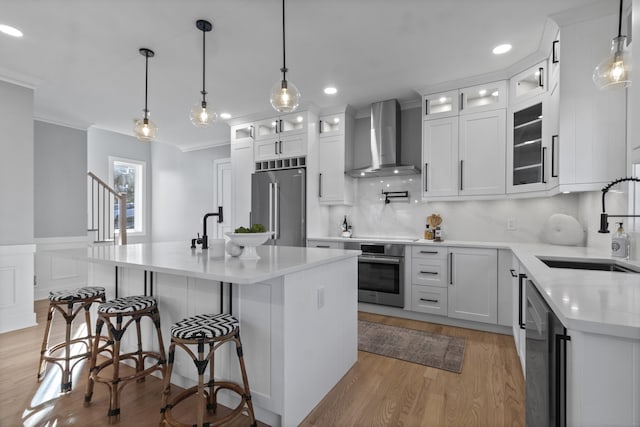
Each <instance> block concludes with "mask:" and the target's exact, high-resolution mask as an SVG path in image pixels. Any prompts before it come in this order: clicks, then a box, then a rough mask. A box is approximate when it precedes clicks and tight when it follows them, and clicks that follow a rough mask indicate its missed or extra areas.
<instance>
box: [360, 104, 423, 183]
mask: <svg viewBox="0 0 640 427" xmlns="http://www.w3.org/2000/svg"><path fill="white" fill-rule="evenodd" d="M369 143H370V149H369V150H368V154H369V156H368V158H367V159H366V163H367V164H368V166H366V167H364V168H360V169H352V170H349V171H347V175H349V176H352V177H354V178H367V177H380V176H402V175H415V174H419V173H420V170H419V169H417V168H416V167H415V166H413V165H401V164H400V105H399V104H398V100H396V99H390V100H387V101H381V102H376V103H374V104H371V140H370V141H369ZM359 163H360V162H359ZM360 164H362V163H360Z"/></svg>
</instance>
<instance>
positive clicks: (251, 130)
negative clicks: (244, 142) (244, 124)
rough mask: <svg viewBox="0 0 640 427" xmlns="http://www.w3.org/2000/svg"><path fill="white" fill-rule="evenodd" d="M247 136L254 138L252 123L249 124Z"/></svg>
mask: <svg viewBox="0 0 640 427" xmlns="http://www.w3.org/2000/svg"><path fill="white" fill-rule="evenodd" d="M249 138H251V139H253V138H255V137H254V136H253V125H252V126H249Z"/></svg>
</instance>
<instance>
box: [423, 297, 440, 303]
mask: <svg viewBox="0 0 640 427" xmlns="http://www.w3.org/2000/svg"><path fill="white" fill-rule="evenodd" d="M420 301H425V302H435V303H437V302H438V300H437V299H430V298H420Z"/></svg>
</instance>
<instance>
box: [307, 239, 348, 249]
mask: <svg viewBox="0 0 640 427" xmlns="http://www.w3.org/2000/svg"><path fill="white" fill-rule="evenodd" d="M307 247H308V248H324V249H344V243H343V242H329V241H326V240H307Z"/></svg>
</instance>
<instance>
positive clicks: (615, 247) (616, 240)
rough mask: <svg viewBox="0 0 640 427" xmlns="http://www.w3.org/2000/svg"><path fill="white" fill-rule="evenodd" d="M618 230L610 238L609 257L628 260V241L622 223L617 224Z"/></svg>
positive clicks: (627, 235)
mask: <svg viewBox="0 0 640 427" xmlns="http://www.w3.org/2000/svg"><path fill="white" fill-rule="evenodd" d="M618 224H619V227H618V230H617V231H616V232H615V233H614V234H613V236H612V237H611V255H612V256H615V257H619V258H629V246H630V242H631V241H630V239H629V234H627V233H625V231H624V228H622V223H621V222H619V223H618Z"/></svg>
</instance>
